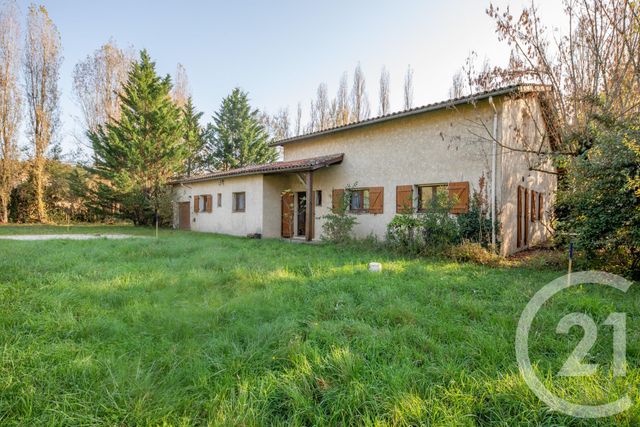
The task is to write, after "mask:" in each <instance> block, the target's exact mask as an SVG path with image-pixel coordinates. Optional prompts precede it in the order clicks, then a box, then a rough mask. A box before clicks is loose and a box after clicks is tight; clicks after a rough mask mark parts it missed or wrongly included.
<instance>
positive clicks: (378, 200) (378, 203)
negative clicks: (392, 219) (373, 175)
mask: <svg viewBox="0 0 640 427" xmlns="http://www.w3.org/2000/svg"><path fill="white" fill-rule="evenodd" d="M383 212H384V187H371V188H369V213H372V214H381V213H383Z"/></svg>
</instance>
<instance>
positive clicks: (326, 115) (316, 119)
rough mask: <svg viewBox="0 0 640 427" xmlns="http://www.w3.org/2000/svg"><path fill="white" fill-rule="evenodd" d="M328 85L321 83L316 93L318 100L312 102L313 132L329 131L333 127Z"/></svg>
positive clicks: (310, 124) (311, 126)
mask: <svg viewBox="0 0 640 427" xmlns="http://www.w3.org/2000/svg"><path fill="white" fill-rule="evenodd" d="M330 112H331V110H330V105H329V95H328V93H327V84H326V83H320V84H319V85H318V91H317V92H316V100H315V102H314V101H311V120H310V122H309V128H310V131H311V132H314V131H319V130H324V129H327V128H328V127H330V126H331V114H330Z"/></svg>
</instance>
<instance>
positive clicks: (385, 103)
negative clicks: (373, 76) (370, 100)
mask: <svg viewBox="0 0 640 427" xmlns="http://www.w3.org/2000/svg"><path fill="white" fill-rule="evenodd" d="M378 95H379V96H378V99H379V105H378V114H380V115H385V114H387V113H389V71H387V67H382V71H381V72H380V92H379V94H378Z"/></svg>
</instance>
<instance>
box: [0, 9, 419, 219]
mask: <svg viewBox="0 0 640 427" xmlns="http://www.w3.org/2000/svg"><path fill="white" fill-rule="evenodd" d="M20 21H21V19H20V13H19V9H18V7H17V5H16V3H15V1H6V2H4V3H2V4H1V6H0V85H1V87H0V138H1V139H0V142H1V143H2V144H1V146H0V149H1V150H2V151H1V152H0V222H9V221H13V222H42V223H46V222H64V221H111V220H117V219H128V220H131V221H133V222H134V223H136V224H150V223H151V222H153V221H154V220H155V219H156V218H158V217H159V218H160V220H161V221H162V222H167V221H169V220H170V218H171V212H170V208H171V206H170V197H169V190H168V189H167V185H166V184H167V183H168V182H169V180H171V179H172V178H174V177H175V176H177V175H186V176H189V175H192V174H197V173H203V172H207V171H212V170H228V169H232V168H237V167H242V166H245V165H249V164H255V163H265V162H272V161H275V160H277V158H278V154H277V151H276V150H275V149H273V148H272V147H270V146H269V143H270V142H271V141H273V140H274V139H282V138H287V137H290V136H293V135H299V134H301V133H306V132H314V131H318V130H323V129H326V128H328V127H333V126H341V125H345V124H348V123H352V122H355V121H360V120H364V119H367V118H369V117H370V115H371V107H370V103H369V102H370V101H369V96H368V92H367V85H366V79H365V76H364V73H363V71H362V68H361V66H360V64H358V65H357V67H356V68H355V70H354V73H353V81H352V84H351V87H350V88H349V83H348V74H347V73H346V72H345V73H344V74H343V75H342V77H341V79H340V84H339V88H338V92H337V94H336V96H335V97H334V98H333V99H330V97H329V95H328V90H327V85H326V84H324V83H322V84H320V85H319V86H318V90H317V97H316V99H315V100H313V101H311V103H310V110H309V111H310V117H309V120H308V121H307V122H306V123H303V119H302V105H301V104H298V110H297V114H296V117H295V123H294V125H293V126H292V125H291V120H290V118H289V112H288V109H281V110H279V111H278V112H277V113H276V114H273V115H271V114H268V113H266V112H261V111H259V110H257V109H255V108H253V107H251V105H250V101H249V97H248V94H247V93H246V92H244V91H242V90H241V89H240V88H236V89H234V90H233V91H232V93H231V94H230V95H229V96H228V97H226V98H224V99H223V100H222V103H221V106H220V109H219V111H217V112H216V113H215V114H214V116H213V117H212V122H211V123H209V124H207V125H202V124H201V120H202V116H203V113H202V112H199V111H197V109H196V107H195V106H194V103H193V100H192V98H191V93H190V88H189V83H188V78H187V74H186V70H185V69H184V67H183V66H182V65H180V64H178V66H177V69H176V72H175V75H174V78H173V79H171V78H170V77H169V76H164V77H161V76H159V75H158V74H157V73H156V70H155V64H154V63H153V62H152V60H151V58H150V56H149V54H148V53H147V52H146V51H142V52H141V53H140V57H139V59H136V55H135V53H134V51H133V49H122V48H120V47H118V46H117V44H116V43H115V42H114V41H113V40H110V41H108V42H107V43H105V44H104V45H103V46H101V47H100V48H98V49H97V50H96V51H95V52H93V53H92V54H90V55H88V56H87V57H86V58H85V59H84V60H82V61H80V62H79V63H78V64H76V66H75V68H74V71H73V86H72V88H73V95H74V99H75V101H76V103H77V105H78V106H79V108H80V111H81V117H80V119H81V125H82V128H83V129H84V130H85V132H86V134H85V135H84V136H80V137H77V149H76V150H75V151H74V152H73V153H72V158H73V159H72V160H71V161H65V159H64V158H63V156H62V152H61V148H60V145H59V144H57V143H56V142H55V141H56V137H57V133H56V131H57V130H58V128H59V124H60V120H59V118H60V105H59V99H60V91H59V89H58V81H59V77H60V75H59V74H60V66H61V64H62V46H61V41H60V34H59V32H58V30H57V28H56V26H55V24H54V23H53V22H52V21H51V19H50V17H49V15H48V13H47V10H46V9H45V8H44V7H43V6H37V5H31V6H30V7H29V9H28V13H27V20H26V26H25V28H24V29H23V28H22V25H21V22H20ZM21 80H22V83H23V84H20V83H21ZM389 82H390V76H389V72H388V71H387V70H386V68H384V67H383V69H382V71H381V74H380V80H379V107H378V111H377V112H378V114H388V113H389V112H390V101H389V99H390V98H389ZM412 104H413V71H412V69H411V67H408V69H407V73H406V75H405V81H404V108H410V107H411V106H412ZM25 117H26V118H27V123H26V124H27V125H28V126H27V128H28V130H27V135H28V138H29V142H30V144H29V146H28V147H20V146H19V144H18V140H19V137H18V136H19V135H18V132H19V130H20V127H21V123H22V120H23V119H24V118H25ZM87 154H88V156H89V157H88V158H87V157H86V155H87Z"/></svg>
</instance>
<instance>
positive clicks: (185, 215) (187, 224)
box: [178, 202, 191, 230]
mask: <svg viewBox="0 0 640 427" xmlns="http://www.w3.org/2000/svg"><path fill="white" fill-rule="evenodd" d="M190 206H191V204H190V203H189V202H180V203H178V227H179V228H180V230H191V207H190Z"/></svg>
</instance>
